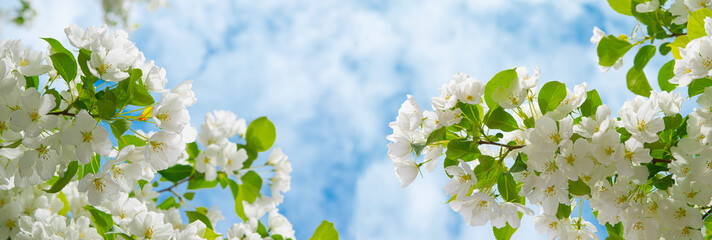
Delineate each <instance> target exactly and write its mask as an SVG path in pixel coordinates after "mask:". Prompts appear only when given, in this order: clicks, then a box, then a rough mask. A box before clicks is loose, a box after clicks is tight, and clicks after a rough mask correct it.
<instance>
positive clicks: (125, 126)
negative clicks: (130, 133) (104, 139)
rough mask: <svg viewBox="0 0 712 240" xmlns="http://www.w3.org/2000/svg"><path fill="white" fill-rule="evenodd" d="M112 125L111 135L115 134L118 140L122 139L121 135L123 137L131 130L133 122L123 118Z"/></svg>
mask: <svg viewBox="0 0 712 240" xmlns="http://www.w3.org/2000/svg"><path fill="white" fill-rule="evenodd" d="M110 125H111V133H113V134H114V137H115V138H116V139H120V138H121V135H123V134H124V133H125V132H126V130H129V128H130V127H131V121H129V120H126V119H123V118H121V119H116V120H114V121H113V122H112V123H111V124H110Z"/></svg>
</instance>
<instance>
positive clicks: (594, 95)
mask: <svg viewBox="0 0 712 240" xmlns="http://www.w3.org/2000/svg"><path fill="white" fill-rule="evenodd" d="M602 104H603V102H602V101H601V97H600V96H599V95H598V91H596V89H593V90H591V91H588V92H587V93H586V101H584V102H583V104H581V115H583V116H584V117H590V116H592V115H596V110H598V106H601V105H602Z"/></svg>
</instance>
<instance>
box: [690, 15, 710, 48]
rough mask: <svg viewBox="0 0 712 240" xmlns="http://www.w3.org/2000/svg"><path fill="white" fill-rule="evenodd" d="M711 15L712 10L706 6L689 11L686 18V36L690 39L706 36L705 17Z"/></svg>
mask: <svg viewBox="0 0 712 240" xmlns="http://www.w3.org/2000/svg"><path fill="white" fill-rule="evenodd" d="M707 17H712V11H710V10H709V9H708V8H700V9H698V10H697V11H694V12H691V13H690V17H689V18H688V20H687V37H688V38H689V39H690V40H693V39H697V38H701V37H704V36H707V32H705V18H707Z"/></svg>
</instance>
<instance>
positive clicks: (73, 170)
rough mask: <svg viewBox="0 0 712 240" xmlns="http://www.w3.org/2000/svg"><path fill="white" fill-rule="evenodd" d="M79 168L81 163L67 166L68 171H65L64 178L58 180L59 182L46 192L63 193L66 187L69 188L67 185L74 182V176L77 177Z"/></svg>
mask: <svg viewBox="0 0 712 240" xmlns="http://www.w3.org/2000/svg"><path fill="white" fill-rule="evenodd" d="M78 167H79V163H78V162H77V161H72V162H70V163H69V165H67V170H66V171H64V175H62V177H61V178H59V180H57V182H55V183H54V184H53V185H52V187H50V188H49V190H47V191H46V192H48V193H57V192H59V191H62V189H63V188H64V186H67V184H68V183H69V182H71V181H72V178H74V175H77V169H78Z"/></svg>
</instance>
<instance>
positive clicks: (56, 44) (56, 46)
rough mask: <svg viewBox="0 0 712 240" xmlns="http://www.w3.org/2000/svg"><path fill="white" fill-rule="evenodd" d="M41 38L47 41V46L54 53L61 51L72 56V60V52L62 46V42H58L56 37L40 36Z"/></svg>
mask: <svg viewBox="0 0 712 240" xmlns="http://www.w3.org/2000/svg"><path fill="white" fill-rule="evenodd" d="M42 40H45V41H46V42H47V43H49V46H50V47H51V48H52V50H53V51H54V52H55V53H63V54H66V55H68V56H71V57H72V62H74V55H73V54H72V52H70V51H69V50H67V49H66V48H65V47H64V46H62V43H60V42H59V41H57V39H54V38H42ZM72 80H74V79H72Z"/></svg>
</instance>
